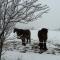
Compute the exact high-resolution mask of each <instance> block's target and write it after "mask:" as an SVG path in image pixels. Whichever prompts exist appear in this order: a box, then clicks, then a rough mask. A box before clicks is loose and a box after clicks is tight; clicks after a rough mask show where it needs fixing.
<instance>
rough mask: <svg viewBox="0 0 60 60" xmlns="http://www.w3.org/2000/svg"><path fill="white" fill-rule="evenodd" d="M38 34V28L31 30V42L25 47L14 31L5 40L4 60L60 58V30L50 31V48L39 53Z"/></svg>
mask: <svg viewBox="0 0 60 60" xmlns="http://www.w3.org/2000/svg"><path fill="white" fill-rule="evenodd" d="M37 34H38V30H31V44H27V45H26V47H24V46H22V44H21V39H17V38H16V37H17V36H16V33H13V32H12V33H11V34H10V36H9V37H8V38H7V39H6V41H5V42H4V47H3V52H2V60H28V59H29V60H48V59H50V60H60V31H48V39H47V47H48V50H47V51H46V52H44V53H42V54H40V53H39V49H38V48H39V47H38V43H39V40H38V36H37ZM35 45H36V46H37V47H38V48H37V49H35ZM32 47H33V49H32ZM25 50H26V51H25Z"/></svg>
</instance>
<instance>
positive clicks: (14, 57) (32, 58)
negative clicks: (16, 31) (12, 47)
mask: <svg viewBox="0 0 60 60" xmlns="http://www.w3.org/2000/svg"><path fill="white" fill-rule="evenodd" d="M3 57H4V58H3ZM3 57H2V60H3V59H5V60H60V55H52V54H37V53H20V52H17V51H7V52H5V54H4V55H3Z"/></svg>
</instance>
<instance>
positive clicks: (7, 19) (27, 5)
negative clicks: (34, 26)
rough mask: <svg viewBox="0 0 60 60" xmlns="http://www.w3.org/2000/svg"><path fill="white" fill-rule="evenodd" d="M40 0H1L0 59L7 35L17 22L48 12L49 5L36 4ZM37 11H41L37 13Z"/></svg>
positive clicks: (28, 20)
mask: <svg viewBox="0 0 60 60" xmlns="http://www.w3.org/2000/svg"><path fill="white" fill-rule="evenodd" d="M36 2H38V0H31V1H23V2H21V1H20V0H0V60H1V52H2V47H3V42H4V41H5V39H6V36H7V35H8V34H10V31H11V30H12V29H13V27H14V25H15V23H16V22H22V23H25V22H27V23H28V22H30V21H34V20H37V18H40V17H41V16H42V15H43V14H44V13H47V12H48V10H49V7H48V6H47V5H42V4H41V3H39V4H36ZM36 12H39V13H38V14H36Z"/></svg>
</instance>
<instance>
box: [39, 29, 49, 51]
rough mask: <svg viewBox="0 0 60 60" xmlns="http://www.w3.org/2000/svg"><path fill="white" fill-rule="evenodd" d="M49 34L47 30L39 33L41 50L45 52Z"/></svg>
mask: <svg viewBox="0 0 60 60" xmlns="http://www.w3.org/2000/svg"><path fill="white" fill-rule="evenodd" d="M47 33H48V29H46V28H42V29H41V30H39V31H38V38H39V42H40V43H39V46H40V50H44V51H46V50H47V46H46V41H47Z"/></svg>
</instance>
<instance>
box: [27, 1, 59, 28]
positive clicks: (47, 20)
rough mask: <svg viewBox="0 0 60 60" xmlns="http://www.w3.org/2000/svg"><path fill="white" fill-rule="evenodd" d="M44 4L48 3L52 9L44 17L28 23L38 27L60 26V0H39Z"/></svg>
mask: <svg viewBox="0 0 60 60" xmlns="http://www.w3.org/2000/svg"><path fill="white" fill-rule="evenodd" d="M39 1H41V2H42V4H47V5H48V6H49V7H50V11H49V13H47V14H44V15H43V16H42V18H40V19H39V20H37V21H34V22H31V23H28V24H29V26H33V27H35V28H36V29H37V28H42V27H46V28H49V29H57V28H60V0H39Z"/></svg>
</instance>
